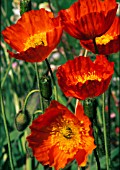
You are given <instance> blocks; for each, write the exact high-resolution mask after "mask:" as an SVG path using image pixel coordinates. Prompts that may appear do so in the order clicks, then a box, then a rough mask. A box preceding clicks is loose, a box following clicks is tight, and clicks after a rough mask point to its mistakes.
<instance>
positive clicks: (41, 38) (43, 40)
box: [24, 32, 47, 51]
mask: <svg viewBox="0 0 120 170" xmlns="http://www.w3.org/2000/svg"><path fill="white" fill-rule="evenodd" d="M24 45H25V46H24V51H26V50H27V49H28V48H30V47H33V48H35V47H36V46H38V45H43V46H47V36H46V33H45V32H43V33H38V34H34V35H32V36H30V37H29V38H28V39H27V41H26V42H25V43H24Z"/></svg>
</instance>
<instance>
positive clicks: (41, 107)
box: [35, 63, 43, 113]
mask: <svg viewBox="0 0 120 170" xmlns="http://www.w3.org/2000/svg"><path fill="white" fill-rule="evenodd" d="M35 71H36V77H37V85H38V89H39V96H40V109H41V110H42V113H43V101H42V95H41V87H40V81H39V71H38V65H37V63H35Z"/></svg>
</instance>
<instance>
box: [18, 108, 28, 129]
mask: <svg viewBox="0 0 120 170" xmlns="http://www.w3.org/2000/svg"><path fill="white" fill-rule="evenodd" d="M30 121H31V116H30V114H29V112H28V111H27V110H25V112H23V111H22V110H20V111H19V113H18V114H17V115H16V117H15V125H16V128H17V130H18V131H23V130H25V129H26V128H27V126H28V125H29V123H30Z"/></svg>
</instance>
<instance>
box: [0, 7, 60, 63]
mask: <svg viewBox="0 0 120 170" xmlns="http://www.w3.org/2000/svg"><path fill="white" fill-rule="evenodd" d="M2 34H3V36H4V40H5V41H6V42H7V43H8V44H9V45H10V46H11V47H12V48H13V49H15V50H16V51H17V52H18V53H17V54H14V53H13V52H10V51H8V52H9V54H10V56H11V57H14V58H17V59H20V60H25V61H27V62H40V61H43V60H45V58H47V57H48V55H49V54H50V53H51V52H52V50H53V49H54V48H55V47H56V46H57V44H58V43H59V41H60V38H61V34H62V25H61V22H60V18H59V17H57V18H54V17H53V13H52V12H48V11H45V10H44V9H40V10H31V11H29V12H26V13H24V14H23V15H22V17H21V18H20V19H19V20H18V22H17V23H16V24H14V25H12V26H10V27H7V28H6V29H5V30H3V31H2Z"/></svg>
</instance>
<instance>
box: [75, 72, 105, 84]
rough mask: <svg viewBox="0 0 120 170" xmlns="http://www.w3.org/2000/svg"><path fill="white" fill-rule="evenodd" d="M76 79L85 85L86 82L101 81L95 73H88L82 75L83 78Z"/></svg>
mask: <svg viewBox="0 0 120 170" xmlns="http://www.w3.org/2000/svg"><path fill="white" fill-rule="evenodd" d="M76 79H77V81H78V82H81V83H85V82H86V81H87V80H97V81H99V82H100V81H101V80H102V79H101V78H100V77H99V76H98V75H96V73H95V71H93V72H88V74H84V75H83V76H77V77H76Z"/></svg>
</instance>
